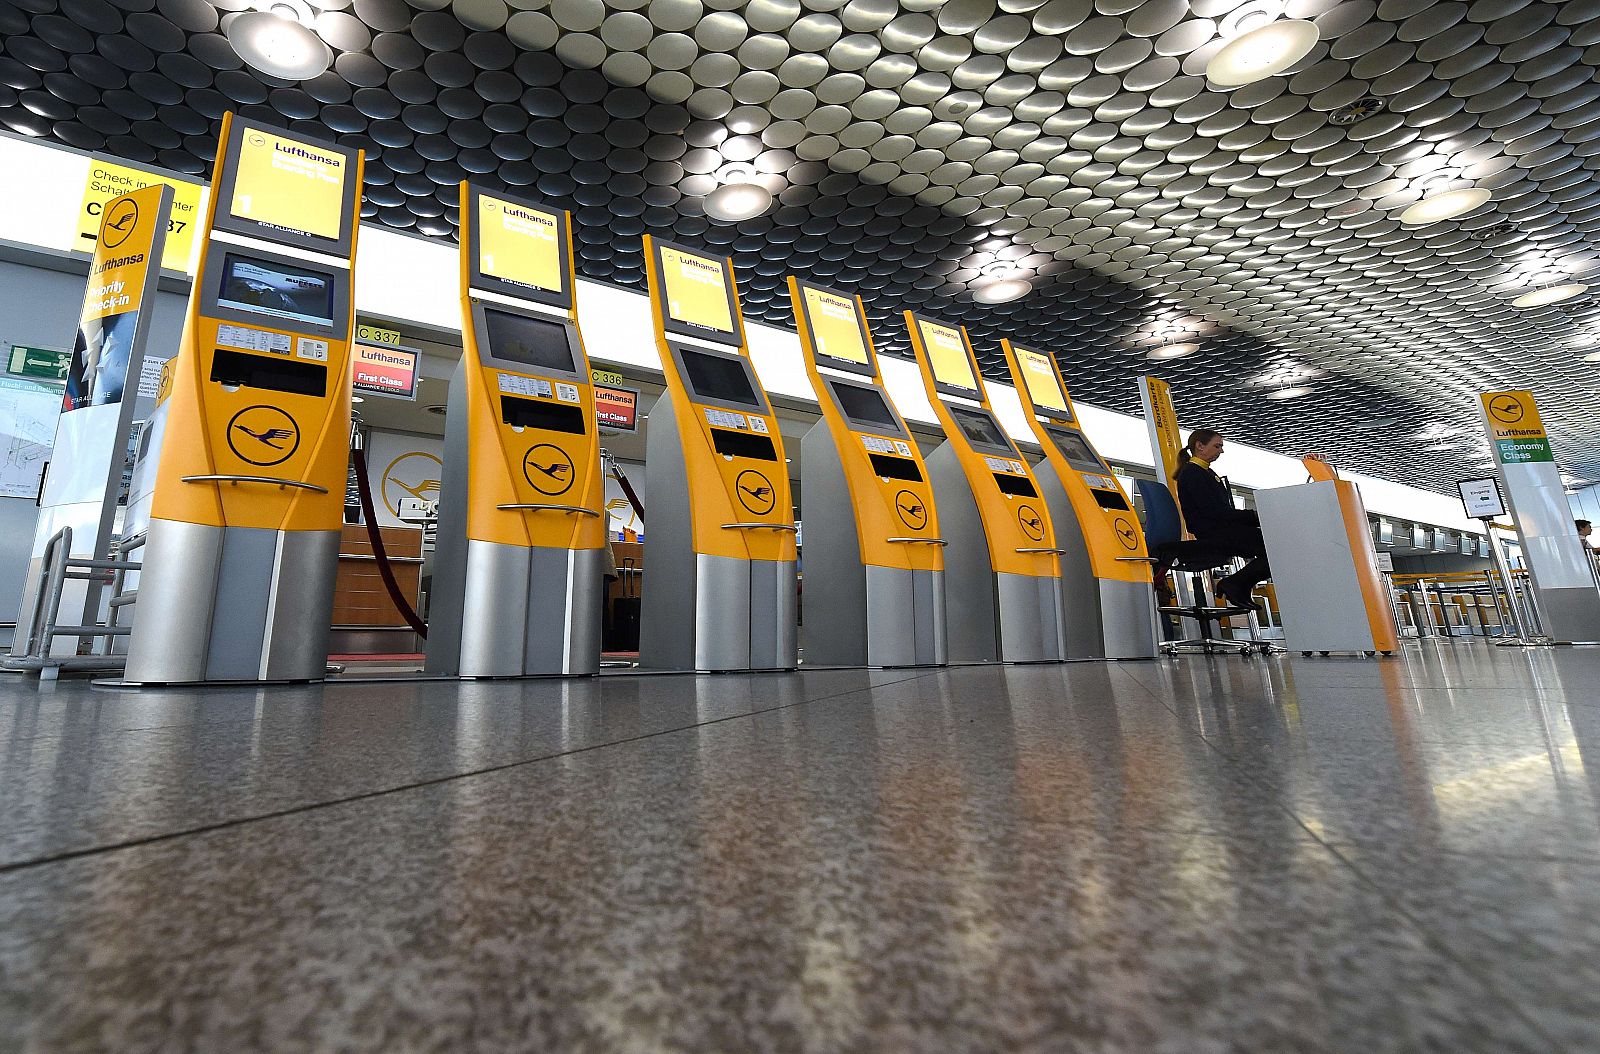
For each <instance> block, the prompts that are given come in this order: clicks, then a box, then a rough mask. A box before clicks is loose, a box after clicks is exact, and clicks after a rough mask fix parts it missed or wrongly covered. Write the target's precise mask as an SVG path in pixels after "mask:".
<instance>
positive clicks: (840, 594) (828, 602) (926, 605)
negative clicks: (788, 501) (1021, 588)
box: [800, 421, 948, 666]
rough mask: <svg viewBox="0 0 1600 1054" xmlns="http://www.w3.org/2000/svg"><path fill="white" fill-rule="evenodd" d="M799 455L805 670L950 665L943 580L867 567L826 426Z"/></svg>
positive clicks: (937, 575)
mask: <svg viewBox="0 0 1600 1054" xmlns="http://www.w3.org/2000/svg"><path fill="white" fill-rule="evenodd" d="M800 450H801V463H800V480H801V484H802V486H801V492H800V493H801V501H802V503H803V504H804V509H803V510H802V511H803V516H802V520H803V522H804V523H805V532H806V538H807V540H808V544H807V546H806V559H805V566H806V606H805V617H806V620H805V657H806V662H808V663H811V664H813V665H822V666H942V665H944V663H945V662H946V650H947V649H946V636H945V603H944V572H942V571H915V570H912V569H910V568H900V567H877V566H869V565H866V564H863V563H862V562H861V544H860V539H858V538H857V537H856V529H857V527H856V518H855V515H854V514H853V513H852V512H851V504H852V503H851V500H850V489H849V486H848V484H847V483H846V482H845V475H844V465H843V464H842V463H841V461H840V459H839V448H838V446H837V445H836V444H835V443H834V441H833V433H832V432H831V431H829V429H828V423H827V422H826V421H819V422H817V423H816V424H815V425H813V426H812V428H811V430H810V431H809V432H807V433H806V434H805V438H804V439H803V440H801V443H800ZM947 559H948V556H947Z"/></svg>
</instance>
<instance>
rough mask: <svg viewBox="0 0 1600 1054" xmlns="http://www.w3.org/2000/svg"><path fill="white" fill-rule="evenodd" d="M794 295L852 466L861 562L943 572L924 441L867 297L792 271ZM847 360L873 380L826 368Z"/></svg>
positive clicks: (827, 415) (824, 404) (812, 364)
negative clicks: (888, 383)
mask: <svg viewBox="0 0 1600 1054" xmlns="http://www.w3.org/2000/svg"><path fill="white" fill-rule="evenodd" d="M789 298H790V300H791V301H792V302H793V304H794V316H795V322H796V324H797V326H798V328H799V331H800V348H801V350H802V351H803V352H804V353H805V359H806V372H807V373H808V374H810V376H811V384H812V387H813V388H815V389H816V392H817V404H818V407H819V408H820V409H821V411H822V418H823V420H824V421H826V422H827V423H828V431H829V433H830V434H831V435H832V437H833V442H834V447H835V449H837V450H838V451H839V462H840V464H841V465H842V466H843V468H844V475H845V485H846V487H847V488H848V490H849V492H850V502H851V506H852V510H853V512H854V515H855V517H856V538H857V539H858V541H859V543H860V547H861V562H862V563H863V564H870V565H874V566H878V567H898V568H910V569H913V570H929V571H938V570H942V569H943V568H944V555H943V553H942V551H941V550H940V544H942V543H941V541H940V539H939V519H938V515H937V514H936V512H935V510H934V501H933V487H932V485H931V484H930V483H929V482H928V472H927V468H926V466H925V465H924V464H923V461H922V454H921V453H920V452H919V451H918V450H917V445H916V441H915V440H914V439H912V437H911V432H910V430H909V429H907V428H906V424H905V421H904V419H903V418H901V416H900V414H899V413H898V412H897V411H896V410H895V408H894V407H893V406H892V405H891V404H890V402H889V400H888V398H887V395H886V393H885V392H884V390H883V384H882V380H881V378H879V377H878V375H877V370H876V368H875V365H874V363H875V359H876V356H875V355H874V353H873V351H872V336H871V333H870V331H869V330H868V329H867V322H866V313H865V312H864V311H863V309H862V306H861V301H860V299H859V298H858V297H851V296H846V295H845V294H843V293H836V292H834V291H833V290H831V289H824V288H822V287H820V286H813V285H808V284H807V283H805V282H802V281H800V280H799V279H797V278H795V277H794V276H792V275H791V276H790V278H789ZM841 315H843V318H841V317H840V316H841ZM847 323H848V324H847ZM851 331H853V332H851ZM822 333H828V334H830V336H831V339H830V342H829V348H830V349H831V353H829V354H826V355H825V354H823V353H822V352H821V350H820V344H821V340H822V339H823V338H822V337H821V334H822ZM841 349H844V350H846V351H848V352H852V353H853V352H855V351H856V350H859V353H860V354H859V358H856V357H854V356H853V354H852V355H845V356H841V355H838V354H837V352H839V351H840V350H841ZM841 360H842V361H843V362H844V363H846V364H849V363H856V364H859V365H861V366H865V367H866V369H865V370H860V371H854V372H860V373H863V374H864V375H865V376H866V377H868V378H870V379H871V383H867V382H865V381H857V380H849V379H846V378H843V377H838V376H836V375H827V374H824V373H822V371H821V370H820V369H819V367H821V366H827V367H829V368H833V369H843V368H845V367H844V366H840V365H837V363H839V362H840V361H841Z"/></svg>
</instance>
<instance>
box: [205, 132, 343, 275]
mask: <svg viewBox="0 0 1600 1054" xmlns="http://www.w3.org/2000/svg"><path fill="white" fill-rule="evenodd" d="M218 156H219V158H223V157H225V158H228V159H229V164H228V165H227V166H225V167H224V168H223V170H222V172H221V173H220V174H219V177H218V180H219V181H217V182H213V183H212V186H213V187H214V188H215V192H214V193H213V194H212V197H211V205H210V207H211V226H212V228H213V229H216V230H224V231H230V232H232V233H234V234H243V235H246V236H248V237H251V238H261V239H264V240H267V241H273V242H278V243H280V244H284V245H292V246H295V247H296V248H300V249H311V250H313V251H315V252H320V253H325V254H327V255H329V256H335V257H343V258H347V259H348V258H349V257H351V256H352V255H353V254H354V251H355V227H356V212H355V202H356V197H357V196H358V194H359V193H360V187H361V172H360V168H361V162H360V159H359V156H358V152H357V151H354V150H348V149H345V148H343V147H336V146H331V145H327V144H323V143H317V142H313V141H309V140H304V139H299V138H297V137H295V136H293V135H291V134H290V133H288V132H285V131H283V130H282V129H279V128H273V127H272V126H270V125H263V124H257V123H255V122H252V121H249V120H246V119H243V118H234V119H232V120H231V121H230V123H229V126H228V128H227V134H226V138H225V139H224V140H223V149H222V151H221V152H220V153H219V155H218Z"/></svg>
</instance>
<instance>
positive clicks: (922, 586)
mask: <svg viewBox="0 0 1600 1054" xmlns="http://www.w3.org/2000/svg"><path fill="white" fill-rule="evenodd" d="M789 295H790V297H791V298H792V299H793V301H794V314H795V321H796V323H797V324H798V327H799V330H800V347H801V349H802V350H803V351H804V353H805V359H806V371H807V372H808V373H809V374H810V375H811V383H812V385H813V386H814V387H815V388H816V391H817V402H818V405H819V406H820V408H821V410H822V420H821V421H819V422H817V424H816V425H814V426H813V427H812V429H811V430H810V431H809V432H807V433H806V437H805V439H804V441H803V442H802V444H801V450H802V451H803V455H804V456H803V457H802V458H801V474H802V476H801V478H802V482H803V484H804V486H803V487H802V488H801V494H802V499H801V500H802V501H803V502H804V505H805V507H804V509H803V513H802V518H803V519H804V522H805V526H806V533H807V535H808V544H807V546H806V647H805V654H806V662H807V663H813V664H823V665H833V666H927V665H937V664H939V663H943V662H944V661H945V612H944V609H945V600H944V554H943V553H942V551H941V550H942V548H943V546H944V545H945V541H944V539H943V538H942V537H940V535H939V519H938V516H937V514H936V512H935V506H934V501H933V488H932V485H931V484H929V483H928V481H927V470H926V469H925V468H924V466H923V463H922V455H921V454H920V453H918V451H917V447H916V443H915V440H913V439H912V437H911V433H910V431H908V430H907V428H906V425H905V422H904V421H903V420H902V419H901V417H900V415H899V414H898V413H896V412H895V410H894V407H893V406H892V405H891V404H890V402H889V400H888V398H887V396H886V395H885V394H884V390H883V383H882V381H881V379H880V378H879V376H878V363H877V356H876V354H875V353H874V352H873V348H872V337H871V334H870V333H869V332H868V330H867V321H866V315H865V313H864V312H863V311H862V308H861V303H860V301H859V300H858V299H856V298H854V297H849V296H845V295H844V294H842V293H835V292H833V291H832V290H829V289H823V288H821V287H818V286H813V285H808V284H806V283H804V282H801V281H799V280H797V279H795V278H790V279H789Z"/></svg>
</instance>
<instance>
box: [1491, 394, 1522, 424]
mask: <svg viewBox="0 0 1600 1054" xmlns="http://www.w3.org/2000/svg"><path fill="white" fill-rule="evenodd" d="M1525 413H1527V411H1526V410H1525V409H1524V408H1523V406H1522V400H1521V399H1518V398H1517V397H1516V396H1514V395H1497V396H1495V397H1494V398H1493V399H1490V400H1489V416H1491V417H1493V418H1494V419H1495V420H1496V421H1499V422H1500V423H1501V424H1503V425H1514V424H1516V423H1517V422H1518V421H1520V420H1522V416H1523V414H1525Z"/></svg>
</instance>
